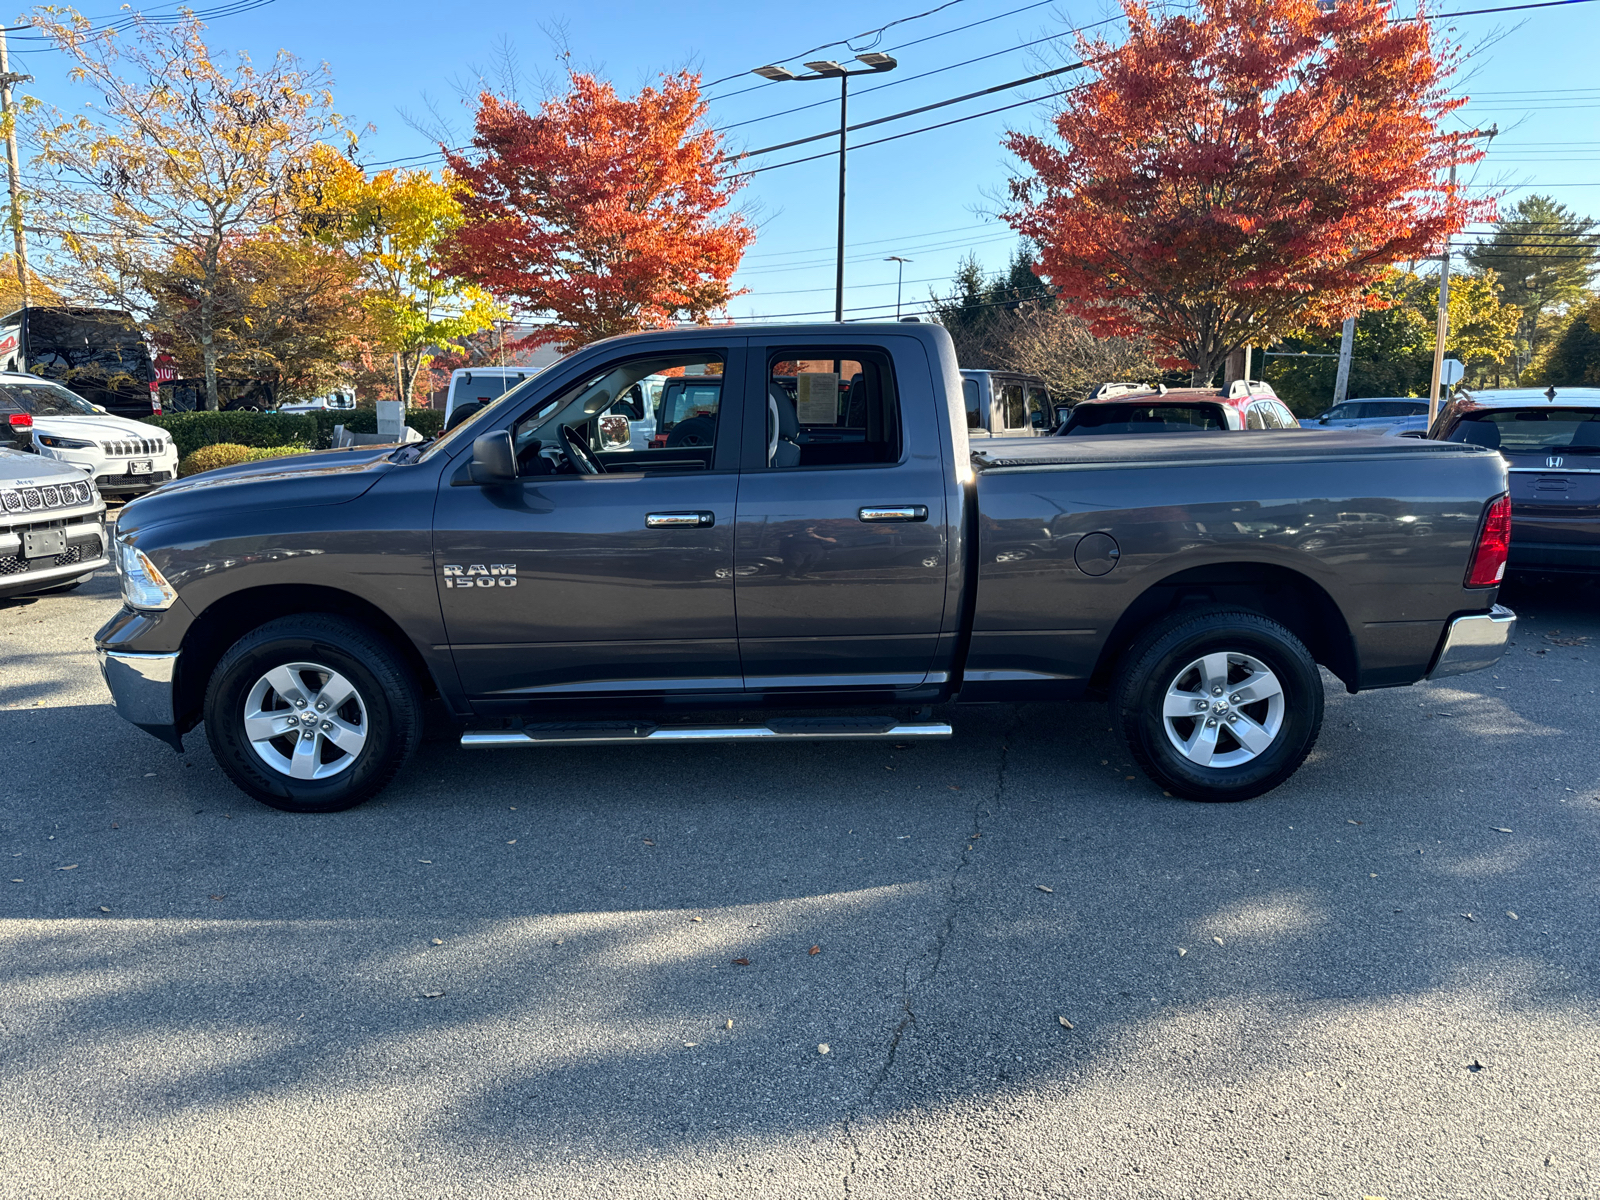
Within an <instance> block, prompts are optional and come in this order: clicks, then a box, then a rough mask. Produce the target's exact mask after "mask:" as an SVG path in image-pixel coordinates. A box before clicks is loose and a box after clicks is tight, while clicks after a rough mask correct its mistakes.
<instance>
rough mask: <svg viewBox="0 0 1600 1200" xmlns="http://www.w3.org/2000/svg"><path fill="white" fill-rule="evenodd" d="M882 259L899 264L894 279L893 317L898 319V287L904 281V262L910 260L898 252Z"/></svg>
mask: <svg viewBox="0 0 1600 1200" xmlns="http://www.w3.org/2000/svg"><path fill="white" fill-rule="evenodd" d="M883 261H884V262H892V263H899V264H900V274H898V275H896V276H895V280H894V319H895V320H896V321H898V320H899V319H900V288H901V286H902V285H903V284H904V283H905V281H906V264H907V263H908V262H910V261H911V260H910V259H909V258H901V257H900V256H899V255H898V254H891V255H889V257H888V258H886V259H884V260H883ZM913 282H915V281H913Z"/></svg>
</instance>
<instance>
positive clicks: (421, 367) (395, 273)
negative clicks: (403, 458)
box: [294, 146, 505, 400]
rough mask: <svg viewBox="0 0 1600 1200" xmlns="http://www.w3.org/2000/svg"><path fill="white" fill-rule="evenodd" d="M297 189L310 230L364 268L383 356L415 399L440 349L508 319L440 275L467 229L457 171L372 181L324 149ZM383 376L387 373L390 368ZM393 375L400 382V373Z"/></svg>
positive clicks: (474, 290)
mask: <svg viewBox="0 0 1600 1200" xmlns="http://www.w3.org/2000/svg"><path fill="white" fill-rule="evenodd" d="M294 186H295V189H296V197H297V204H298V206H299V209H300V213H301V223H302V228H303V229H305V230H307V231H309V232H310V233H311V235H312V236H314V237H317V238H318V239H320V240H322V241H324V242H325V243H327V244H330V245H337V246H340V247H342V248H343V249H344V251H345V252H346V253H348V254H350V255H352V256H353V257H354V258H355V259H356V261H358V262H359V263H360V264H361V267H362V286H363V289H364V291H363V294H364V301H363V302H364V304H365V305H366V308H367V312H368V314H369V315H370V316H371V318H372V323H373V338H372V342H373V346H374V349H375V350H384V351H387V353H388V354H390V355H393V356H397V358H398V364H399V375H400V380H399V387H400V391H401V394H402V395H403V396H404V397H405V398H406V399H407V400H409V399H410V398H411V396H412V393H413V391H414V389H415V388H416V386H417V383H418V380H419V379H425V378H426V374H427V370H428V364H429V363H430V362H431V361H432V357H433V356H432V355H431V354H430V351H431V350H432V349H433V348H435V347H437V346H440V345H443V344H444V343H446V342H449V341H452V340H453V339H456V338H462V337H467V336H468V335H470V334H474V333H477V332H478V331H480V330H483V329H487V328H489V327H490V326H491V325H492V324H493V323H494V322H495V321H496V320H498V319H499V318H501V317H502V316H504V315H505V310H504V309H503V308H502V307H501V306H500V305H498V304H497V303H496V302H495V300H494V298H493V297H492V296H490V294H489V293H488V292H487V291H485V290H484V289H483V288H481V287H479V286H477V285H476V284H472V283H468V282H466V281H465V280H461V279H457V278H453V277H451V276H449V275H446V274H444V273H442V272H441V271H440V270H439V267H438V248H439V245H440V243H441V242H442V241H443V240H444V239H445V238H447V237H448V236H449V235H450V234H452V233H454V232H455V230H457V229H458V228H460V226H461V221H462V215H461V199H460V197H461V193H462V187H461V184H460V183H459V182H458V181H457V180H456V179H455V178H454V177H453V176H452V175H450V173H449V172H445V173H444V176H443V178H439V179H436V178H434V177H433V176H432V175H431V174H429V173H428V172H427V171H401V170H388V171H380V172H378V173H377V174H375V175H372V176H370V177H369V176H368V175H367V174H366V172H365V171H363V170H362V169H361V168H360V167H359V166H357V165H356V164H354V163H352V162H351V161H350V160H349V159H347V158H345V157H343V156H342V155H340V154H337V153H335V152H333V151H332V150H331V149H330V148H329V147H326V146H324V147H321V148H320V149H318V150H317V151H316V152H315V153H314V155H313V158H312V162H311V164H310V166H309V167H308V168H307V169H306V170H303V171H301V172H300V173H299V174H298V175H297V176H296V179H295V181H294ZM374 367H375V368H376V369H375V371H374V372H373V373H374V374H375V375H376V374H379V373H381V371H382V369H383V367H382V364H379V363H375V364H374ZM388 374H389V377H390V379H391V380H393V377H394V371H393V370H390V371H389V372H388Z"/></svg>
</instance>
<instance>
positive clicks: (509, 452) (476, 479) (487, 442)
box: [472, 429, 517, 486]
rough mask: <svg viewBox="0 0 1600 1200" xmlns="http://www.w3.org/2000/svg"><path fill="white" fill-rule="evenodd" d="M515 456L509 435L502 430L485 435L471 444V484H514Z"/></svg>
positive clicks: (515, 475)
mask: <svg viewBox="0 0 1600 1200" xmlns="http://www.w3.org/2000/svg"><path fill="white" fill-rule="evenodd" d="M516 478H517V454H516V451H515V450H514V449H513V448H512V445H511V434H510V433H508V432H507V431H506V430H504V429H499V430H496V431H495V432H494V433H486V434H484V435H483V436H481V437H478V438H474V439H473V442H472V482H473V483H477V484H485V485H491V486H492V485H494V484H501V483H515V482H516Z"/></svg>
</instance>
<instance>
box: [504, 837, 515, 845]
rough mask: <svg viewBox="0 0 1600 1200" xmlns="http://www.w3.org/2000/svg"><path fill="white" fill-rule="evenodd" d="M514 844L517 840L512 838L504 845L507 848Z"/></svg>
mask: <svg viewBox="0 0 1600 1200" xmlns="http://www.w3.org/2000/svg"><path fill="white" fill-rule="evenodd" d="M516 844H517V839H516V838H512V839H511V840H510V841H508V842H507V843H506V845H508V846H515V845H516Z"/></svg>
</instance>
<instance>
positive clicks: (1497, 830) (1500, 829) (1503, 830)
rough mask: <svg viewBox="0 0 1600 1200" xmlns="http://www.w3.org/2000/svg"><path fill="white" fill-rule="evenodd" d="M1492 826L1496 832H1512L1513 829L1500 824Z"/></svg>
mask: <svg viewBox="0 0 1600 1200" xmlns="http://www.w3.org/2000/svg"><path fill="white" fill-rule="evenodd" d="M1490 828H1491V829H1493V830H1494V831H1495V832H1496V833H1510V832H1511V830H1509V829H1503V828H1501V827H1500V826H1499V825H1492V826H1490Z"/></svg>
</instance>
